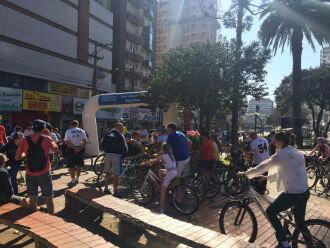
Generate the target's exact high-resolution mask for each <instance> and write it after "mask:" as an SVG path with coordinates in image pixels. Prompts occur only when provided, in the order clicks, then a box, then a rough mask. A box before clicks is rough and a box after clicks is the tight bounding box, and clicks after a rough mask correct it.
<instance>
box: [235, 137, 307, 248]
mask: <svg viewBox="0 0 330 248" xmlns="http://www.w3.org/2000/svg"><path fill="white" fill-rule="evenodd" d="M274 144H275V146H276V148H277V150H278V151H277V152H276V153H275V155H273V156H271V157H270V158H269V159H266V160H265V161H263V162H262V163H261V164H259V165H258V166H257V167H254V168H251V169H250V170H248V171H247V172H239V173H238V176H240V177H243V176H246V177H247V178H249V179H252V178H256V177H260V176H262V174H263V173H265V172H266V171H268V170H269V169H271V168H272V167H275V168H276V169H277V173H276V174H273V175H270V176H268V178H269V181H272V180H273V179H276V181H277V189H278V190H284V192H283V193H281V194H280V195H279V196H278V197H277V198H276V199H275V201H274V202H273V203H272V204H270V206H269V207H268V208H267V210H266V213H267V216H268V219H269V221H270V223H271V224H272V226H273V227H274V229H275V232H276V238H277V240H278V242H279V246H278V247H283V248H287V247H290V245H289V242H288V240H287V236H286V234H285V232H284V229H283V227H282V225H281V221H280V220H279V219H278V217H277V214H279V213H280V212H282V211H285V210H287V209H288V208H292V211H293V214H294V217H295V222H296V225H297V227H298V229H299V230H300V231H301V232H302V233H304V234H309V231H308V229H307V228H306V227H305V224H304V223H305V212H306V205H307V201H308V199H309V196H310V193H309V190H308V184H307V173H306V167H305V158H304V155H303V154H302V153H300V152H299V151H298V150H297V149H295V148H294V147H292V146H289V144H290V136H288V135H287V134H285V133H283V132H282V133H277V134H276V135H275V140H274ZM264 178H265V177H263V178H262V179H264ZM262 179H261V180H262ZM304 236H306V235H304ZM305 239H307V238H306V237H305ZM306 242H308V239H307V240H306Z"/></svg>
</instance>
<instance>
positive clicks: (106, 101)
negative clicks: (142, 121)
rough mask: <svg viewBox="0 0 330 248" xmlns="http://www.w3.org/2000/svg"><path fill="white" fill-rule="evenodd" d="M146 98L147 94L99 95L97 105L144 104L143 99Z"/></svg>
mask: <svg viewBox="0 0 330 248" xmlns="http://www.w3.org/2000/svg"><path fill="white" fill-rule="evenodd" d="M146 96H147V92H144V91H142V92H129V93H121V94H114V95H111V94H109V95H100V96H99V105H100V106H106V105H109V106H110V105H119V104H133V103H141V104H142V103H144V97H146Z"/></svg>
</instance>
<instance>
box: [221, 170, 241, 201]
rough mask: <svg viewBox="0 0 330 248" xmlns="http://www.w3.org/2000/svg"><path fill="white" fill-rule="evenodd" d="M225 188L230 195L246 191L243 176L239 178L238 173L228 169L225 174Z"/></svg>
mask: <svg viewBox="0 0 330 248" xmlns="http://www.w3.org/2000/svg"><path fill="white" fill-rule="evenodd" d="M223 180H224V189H225V193H226V194H227V195H229V196H232V197H235V196H237V195H239V194H241V193H243V192H244V191H245V185H244V182H243V180H242V179H241V178H238V177H237V175H236V173H234V172H232V171H227V173H225V174H224V179H223Z"/></svg>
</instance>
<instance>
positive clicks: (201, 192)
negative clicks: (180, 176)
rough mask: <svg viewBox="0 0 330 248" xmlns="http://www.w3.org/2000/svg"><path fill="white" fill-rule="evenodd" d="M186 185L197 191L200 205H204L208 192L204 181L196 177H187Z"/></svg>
mask: <svg viewBox="0 0 330 248" xmlns="http://www.w3.org/2000/svg"><path fill="white" fill-rule="evenodd" d="M185 183H186V184H187V185H188V186H189V187H191V188H192V189H193V190H194V191H195V193H196V194H197V197H198V200H199V203H200V204H201V203H203V202H204V200H205V198H206V192H205V188H204V185H203V182H202V180H200V179H199V178H196V177H195V176H187V177H185Z"/></svg>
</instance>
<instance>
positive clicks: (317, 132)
mask: <svg viewBox="0 0 330 248" xmlns="http://www.w3.org/2000/svg"><path fill="white" fill-rule="evenodd" d="M323 112H324V107H320V111H319V114H318V117H317V120H316V125H315V131H314V133H315V138H317V137H320V134H321V121H322V117H323Z"/></svg>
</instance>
